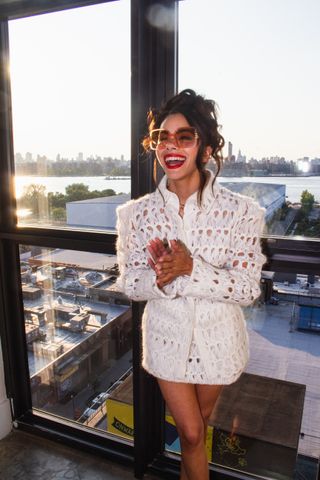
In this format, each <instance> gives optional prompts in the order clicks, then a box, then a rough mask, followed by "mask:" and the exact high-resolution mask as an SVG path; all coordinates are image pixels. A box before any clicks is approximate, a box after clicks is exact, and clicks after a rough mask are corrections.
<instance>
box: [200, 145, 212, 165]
mask: <svg viewBox="0 0 320 480" xmlns="http://www.w3.org/2000/svg"><path fill="white" fill-rule="evenodd" d="M211 154H212V147H210V146H208V147H206V149H205V151H204V154H203V158H202V162H203V163H208V161H209V160H210V157H211Z"/></svg>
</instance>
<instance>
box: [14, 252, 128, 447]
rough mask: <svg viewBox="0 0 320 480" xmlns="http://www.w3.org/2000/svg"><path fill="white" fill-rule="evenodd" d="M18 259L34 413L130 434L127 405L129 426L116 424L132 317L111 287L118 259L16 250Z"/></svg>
mask: <svg viewBox="0 0 320 480" xmlns="http://www.w3.org/2000/svg"><path fill="white" fill-rule="evenodd" d="M20 261H21V263H20V264H21V278H22V295H23V305H24V316H25V335H26V343H27V350H28V367H29V372H30V384H31V393H32V407H33V408H34V409H36V410H38V411H40V412H45V413H49V414H52V415H55V416H58V417H59V418H61V419H68V420H73V421H76V422H77V423H80V424H82V425H86V426H90V427H92V428H97V429H99V430H103V431H105V432H109V433H120V435H123V433H125V429H126V428H127V429H131V431H132V432H133V414H132V400H131V404H129V405H128V407H127V408H128V409H130V408H131V418H130V420H131V423H130V425H126V421H125V420H123V421H122V422H121V409H122V408H123V405H124V404H125V402H124V401H123V398H122V397H121V388H120V387H121V385H122V383H123V382H124V380H125V379H126V378H127V377H129V376H131V373H132V338H131V320H132V313H131V307H130V302H129V301H128V299H127V298H126V297H125V296H124V295H123V294H121V292H119V291H118V289H117V287H116V278H117V267H116V257H115V256H114V255H107V254H102V253H92V252H81V251H74V250H66V249H61V248H59V249H58V248H57V249H48V248H41V247H36V246H32V245H20ZM130 405H131V406H130ZM108 407H109V408H108ZM117 408H118V410H120V412H119V413H118V414H115V413H114V410H115V409H116V410H117ZM112 416H113V417H112ZM112 418H113V420H112ZM114 418H116V421H119V422H121V425H122V426H123V429H122V430H121V429H120V430H119V428H118V429H117V428H116V427H115V426H117V423H116V422H115V420H114ZM132 438H133V433H132V434H131V436H130V439H132Z"/></svg>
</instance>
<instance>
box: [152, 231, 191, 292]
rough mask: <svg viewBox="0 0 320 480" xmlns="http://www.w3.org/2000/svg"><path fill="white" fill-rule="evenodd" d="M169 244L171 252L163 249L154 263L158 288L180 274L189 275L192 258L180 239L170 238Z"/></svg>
mask: <svg viewBox="0 0 320 480" xmlns="http://www.w3.org/2000/svg"><path fill="white" fill-rule="evenodd" d="M170 246H171V252H170V253H168V252H167V251H166V250H165V252H164V253H163V254H162V255H161V256H159V257H158V258H157V261H156V263H155V265H154V270H155V272H156V274H157V285H158V287H159V288H162V287H164V286H165V285H167V284H168V283H171V282H172V281H173V280H174V279H175V278H177V277H179V276H180V275H191V272H192V268H193V260H192V257H191V255H190V252H189V250H188V249H187V247H186V246H185V245H184V244H183V243H182V242H181V241H180V240H171V241H170ZM163 248H165V247H163ZM159 252H160V250H159Z"/></svg>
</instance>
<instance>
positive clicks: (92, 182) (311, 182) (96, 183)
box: [16, 175, 320, 202]
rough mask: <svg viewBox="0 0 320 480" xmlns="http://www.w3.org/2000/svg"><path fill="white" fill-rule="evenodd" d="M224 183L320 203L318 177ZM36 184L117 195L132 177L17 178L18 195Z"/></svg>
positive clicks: (49, 189) (58, 189)
mask: <svg viewBox="0 0 320 480" xmlns="http://www.w3.org/2000/svg"><path fill="white" fill-rule="evenodd" d="M224 182H253V183H271V184H284V185H286V195H287V199H288V200H289V201H290V202H299V201H300V197H301V193H302V192H303V190H309V192H310V193H312V194H313V195H314V197H315V200H316V201H317V202H320V176H317V177H220V183H222V184H223V183H224ZM32 183H35V184H40V185H44V186H45V187H46V192H47V193H48V192H59V193H65V188H66V187H67V186H68V185H71V184H72V183H84V184H86V185H88V187H89V190H105V189H107V188H112V189H113V190H114V191H115V192H116V193H129V192H130V188H131V180H130V177H128V178H126V179H108V180H106V179H105V177H104V176H102V177H36V176H29V175H25V176H17V177H16V193H17V198H19V197H21V195H22V193H23V189H24V187H26V186H28V185H30V184H32Z"/></svg>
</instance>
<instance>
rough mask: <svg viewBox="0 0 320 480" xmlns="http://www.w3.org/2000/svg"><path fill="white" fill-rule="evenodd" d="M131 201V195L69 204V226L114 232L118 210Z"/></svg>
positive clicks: (112, 196)
mask: <svg viewBox="0 0 320 480" xmlns="http://www.w3.org/2000/svg"><path fill="white" fill-rule="evenodd" d="M128 200H130V195H129V194H126V193H124V194H122V195H111V196H110V197H101V198H92V199H90V200H81V201H77V202H69V203H67V225H69V226H72V227H88V228H92V227H94V228H97V227H99V228H101V229H104V230H114V229H115V225H116V209H117V207H118V206H119V205H122V204H123V203H125V202H127V201H128Z"/></svg>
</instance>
